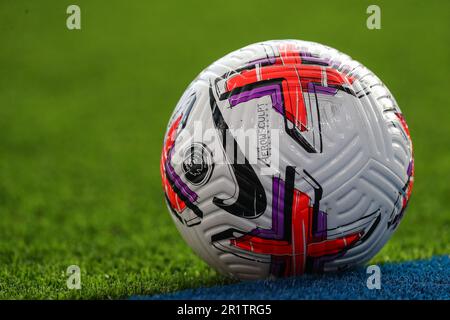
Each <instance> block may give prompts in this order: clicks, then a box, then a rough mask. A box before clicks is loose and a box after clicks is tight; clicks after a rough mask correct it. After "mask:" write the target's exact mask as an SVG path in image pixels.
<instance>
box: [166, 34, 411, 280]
mask: <svg viewBox="0 0 450 320" xmlns="http://www.w3.org/2000/svg"><path fill="white" fill-rule="evenodd" d="M413 175H414V160H413V150H412V143H411V138H410V134H409V130H408V126H407V124H406V122H405V119H404V117H403V115H402V113H401V111H400V109H399V107H398V106H397V103H396V101H395V99H394V97H393V96H392V94H391V93H390V92H389V90H388V89H387V88H386V86H385V85H384V84H383V83H382V82H381V80H380V79H379V78H377V77H376V76H375V75H374V74H373V73H372V72H371V71H370V70H368V69H367V68H366V67H364V66H363V65H362V64H360V63H359V62H357V61H354V60H352V59H351V58H350V57H349V56H347V55H345V54H343V53H341V52H339V51H337V50H335V49H333V48H330V47H327V46H324V45H321V44H318V43H313V42H307V41H299V40H279V41H267V42H261V43H256V44H252V45H249V46H247V47H244V48H242V49H240V50H237V51H234V52H232V53H230V54H228V55H226V56H225V57H223V58H222V59H220V60H218V61H216V62H214V63H213V64H212V65H210V66H209V67H208V68H206V69H205V70H204V71H202V72H201V73H200V74H199V75H198V76H197V78H195V79H194V81H193V82H192V83H191V84H190V85H189V87H188V88H187V89H186V91H185V92H184V94H183V96H182V97H181V99H180V101H179V102H178V104H177V106H176V108H175V111H174V112H173V114H172V117H171V119H170V121H169V125H168V129H167V132H166V135H165V139H164V145H163V151H162V156H161V176H162V182H163V187H164V192H165V197H166V201H167V206H168V208H169V211H170V213H171V216H172V217H173V220H174V222H175V224H176V226H177V228H178V230H179V231H180V233H181V235H182V236H183V238H184V239H185V241H186V242H187V243H188V244H189V245H190V246H191V247H192V248H193V250H194V251H195V252H196V253H197V254H198V255H199V256H200V257H202V258H203V259H204V260H205V261H206V262H207V263H208V264H209V265H211V266H212V267H214V268H215V269H217V270H218V271H220V272H221V273H223V274H226V275H231V276H233V277H236V278H239V279H261V278H268V277H283V276H292V275H299V274H303V273H310V272H328V271H336V270H344V269H348V268H351V267H354V266H356V265H360V264H364V263H366V262H367V261H369V260H370V259H371V258H372V257H373V256H374V255H375V254H376V253H377V252H378V251H379V250H380V249H381V248H382V247H383V245H384V244H385V243H386V241H387V240H388V239H389V238H390V236H391V235H392V233H393V232H394V230H395V229H396V228H397V226H398V224H399V222H400V220H401V218H402V216H403V214H404V213H405V209H406V206H407V204H408V200H409V198H410V195H411V190H412V186H413Z"/></svg>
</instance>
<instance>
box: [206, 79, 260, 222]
mask: <svg viewBox="0 0 450 320" xmlns="http://www.w3.org/2000/svg"><path fill="white" fill-rule="evenodd" d="M209 99H210V106H211V112H212V117H213V122H214V126H215V127H216V129H217V130H219V133H220V135H221V136H222V146H223V149H224V150H225V154H226V155H227V157H228V159H233V162H232V163H230V167H231V169H232V170H233V173H234V176H235V177H236V182H237V185H238V189H239V190H238V196H237V199H236V201H235V202H234V203H232V204H227V203H225V200H226V199H220V198H218V197H214V199H213V203H214V204H215V205H216V206H218V207H219V208H221V209H223V210H225V211H227V212H229V213H231V214H233V215H235V216H238V217H243V218H247V219H252V218H257V217H258V216H260V215H261V214H263V212H264V211H265V210H266V206H267V199H266V193H265V191H264V187H263V186H262V184H261V181H259V179H258V176H257V175H256V173H255V171H254V170H253V168H252V166H251V165H250V163H249V162H248V160H247V158H246V157H245V156H244V155H243V153H242V151H241V149H240V148H239V146H238V144H237V142H236V140H235V139H234V137H233V135H232V134H231V133H230V131H229V128H228V125H227V123H226V122H225V120H224V118H223V116H222V113H221V112H220V109H219V107H218V105H217V102H216V99H215V98H214V95H213V91H212V88H211V87H210V88H209ZM227 141H228V142H232V144H233V148H232V150H229V148H227V146H226V145H227ZM238 159H243V160H244V161H243V162H244V163H237V160H238Z"/></svg>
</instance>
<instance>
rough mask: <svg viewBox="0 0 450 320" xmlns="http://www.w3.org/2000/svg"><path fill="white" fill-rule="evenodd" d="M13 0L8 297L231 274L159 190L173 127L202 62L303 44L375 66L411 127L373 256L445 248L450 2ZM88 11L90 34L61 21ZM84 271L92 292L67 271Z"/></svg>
mask: <svg viewBox="0 0 450 320" xmlns="http://www.w3.org/2000/svg"><path fill="white" fill-rule="evenodd" d="M372 2H374V1H320V2H311V1H292V2H288V3H285V2H273V1H252V2H250V1H236V0H228V1H221V2H219V1H208V2H190V1H102V2H100V1H86V0H77V1H66V0H63V1H31V0H30V1H23V0H19V1H8V2H6V1H2V2H1V3H0V39H1V44H0V298H3V299H5V298H51V299H58V298H59V299H61V298H102V299H103V298H124V297H128V296H130V295H136V294H147V295H149V294H155V293H164V292H169V291H175V290H179V289H183V288H190V287H196V286H203V285H212V284H220V283H227V282H229V280H227V279H225V278H223V277H221V276H220V275H218V274H216V273H215V272H214V271H213V270H212V269H210V268H209V267H208V266H207V265H206V264H205V263H204V262H202V261H201V260H200V259H199V258H197V257H196V256H195V255H194V254H193V252H192V251H191V250H190V249H189V248H188V247H187V245H186V244H185V243H184V241H183V240H182V239H181V237H180V236H179V234H178V232H177V230H176V229H175V226H174V224H173V222H172V221H171V217H170V215H169V213H168V212H167V209H166V207H165V204H164V200H163V193H162V188H161V182H160V177H159V157H160V150H161V146H162V139H163V134H164V131H165V128H166V124H167V121H168V118H169V115H170V114H171V112H172V110H173V107H174V106H175V104H176V102H177V100H178V98H179V97H180V96H181V94H182V92H183V90H184V89H185V87H186V86H187V85H188V84H189V82H190V81H191V80H192V79H193V78H194V77H195V76H196V75H197V74H198V73H199V71H200V70H202V69H203V68H204V67H206V66H207V65H209V64H210V63H212V62H213V61H214V60H216V59H218V58H219V57H221V56H223V55H224V54H226V53H228V52H230V51H232V50H235V49H237V48H239V47H242V46H244V45H247V44H250V43H254V42H258V41H262V40H268V39H285V38H296V39H304V40H311V41H317V42H321V43H324V44H327V45H330V46H332V47H335V48H337V49H338V50H341V51H343V52H345V53H347V54H349V55H351V56H352V57H353V58H355V59H356V60H359V61H361V62H362V63H364V64H365V65H366V66H367V67H369V68H370V69H372V70H373V71H374V72H375V73H376V74H377V75H378V76H379V77H380V78H381V79H382V80H383V81H384V82H385V83H386V84H387V85H388V86H389V88H390V89H391V91H392V92H393V93H394V95H395V97H396V99H397V101H398V103H399V105H400V107H401V108H402V111H403V112H404V114H405V117H406V119H407V121H408V124H409V126H410V130H411V134H412V139H413V142H414V148H415V149H414V152H415V158H416V177H415V185H414V190H413V195H412V199H411V203H410V206H409V209H408V211H407V213H406V216H405V218H404V220H403V221H402V223H401V224H400V227H399V229H398V230H397V232H396V234H395V235H394V237H393V238H392V239H391V241H390V242H389V243H388V244H387V245H386V247H385V248H384V249H383V250H382V251H381V252H380V253H379V254H378V255H377V256H376V257H375V258H374V262H376V263H383V262H391V261H403V260H412V259H418V258H426V257H430V256H433V255H442V254H448V253H449V252H450V232H449V227H450V206H449V204H448V203H447V200H449V196H450V187H449V185H450V184H449V178H450V125H449V123H450V109H449V106H450V104H449V102H450V101H449V93H448V88H449V87H450V86H449V85H450V82H449V76H448V71H449V57H450V54H449V43H448V41H449V39H450V32H449V28H448V21H449V18H450V16H449V15H450V3H449V2H448V1H438V0H434V1H432V0H429V1H395V2H394V1H375V2H376V3H377V4H379V5H380V7H381V18H382V20H381V23H382V29H381V30H368V29H367V28H366V19H367V16H368V15H367V14H366V8H367V6H368V5H369V4H372ZM73 3H76V4H78V5H79V6H80V7H81V23H82V30H78V31H69V30H67V28H66V22H65V20H66V17H67V15H66V8H67V6H68V5H69V4H73ZM72 264H76V265H79V266H80V267H81V281H82V289H81V290H69V289H67V287H66V280H67V275H66V274H65V270H66V268H67V267H68V266H69V265H72Z"/></svg>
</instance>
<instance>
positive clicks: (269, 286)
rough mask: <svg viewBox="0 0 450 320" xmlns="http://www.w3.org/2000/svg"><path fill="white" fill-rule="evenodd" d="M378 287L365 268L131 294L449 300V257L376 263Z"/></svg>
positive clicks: (195, 297) (205, 297) (194, 297)
mask: <svg viewBox="0 0 450 320" xmlns="http://www.w3.org/2000/svg"><path fill="white" fill-rule="evenodd" d="M380 269H381V289H380V290H377V289H373V290H369V289H368V288H367V285H366V283H367V278H368V277H369V276H370V275H369V274H367V273H366V269H365V268H359V269H356V270H353V271H348V272H341V273H335V274H324V275H304V276H301V277H294V278H287V279H278V280H265V281H246V282H240V283H236V284H231V285H226V286H214V287H209V288H197V289H189V290H183V291H179V292H174V293H170V294H164V295H154V296H135V297H132V298H131V299H152V300H153V299H156V300H166V299H169V300H173V299H180V300H184V299H187V300H228V299H233V300H234V299H236V300H259V299H264V300H285V299H287V300H292V299H294V300H304V299H307V300H309V299H339V300H346V299H397V300H399V299H400V300H403V299H414V300H430V299H433V300H434V299H436V300H450V258H449V257H448V256H440V257H433V258H431V259H429V260H418V261H410V262H404V263H395V264H394V263H392V264H384V265H380Z"/></svg>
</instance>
